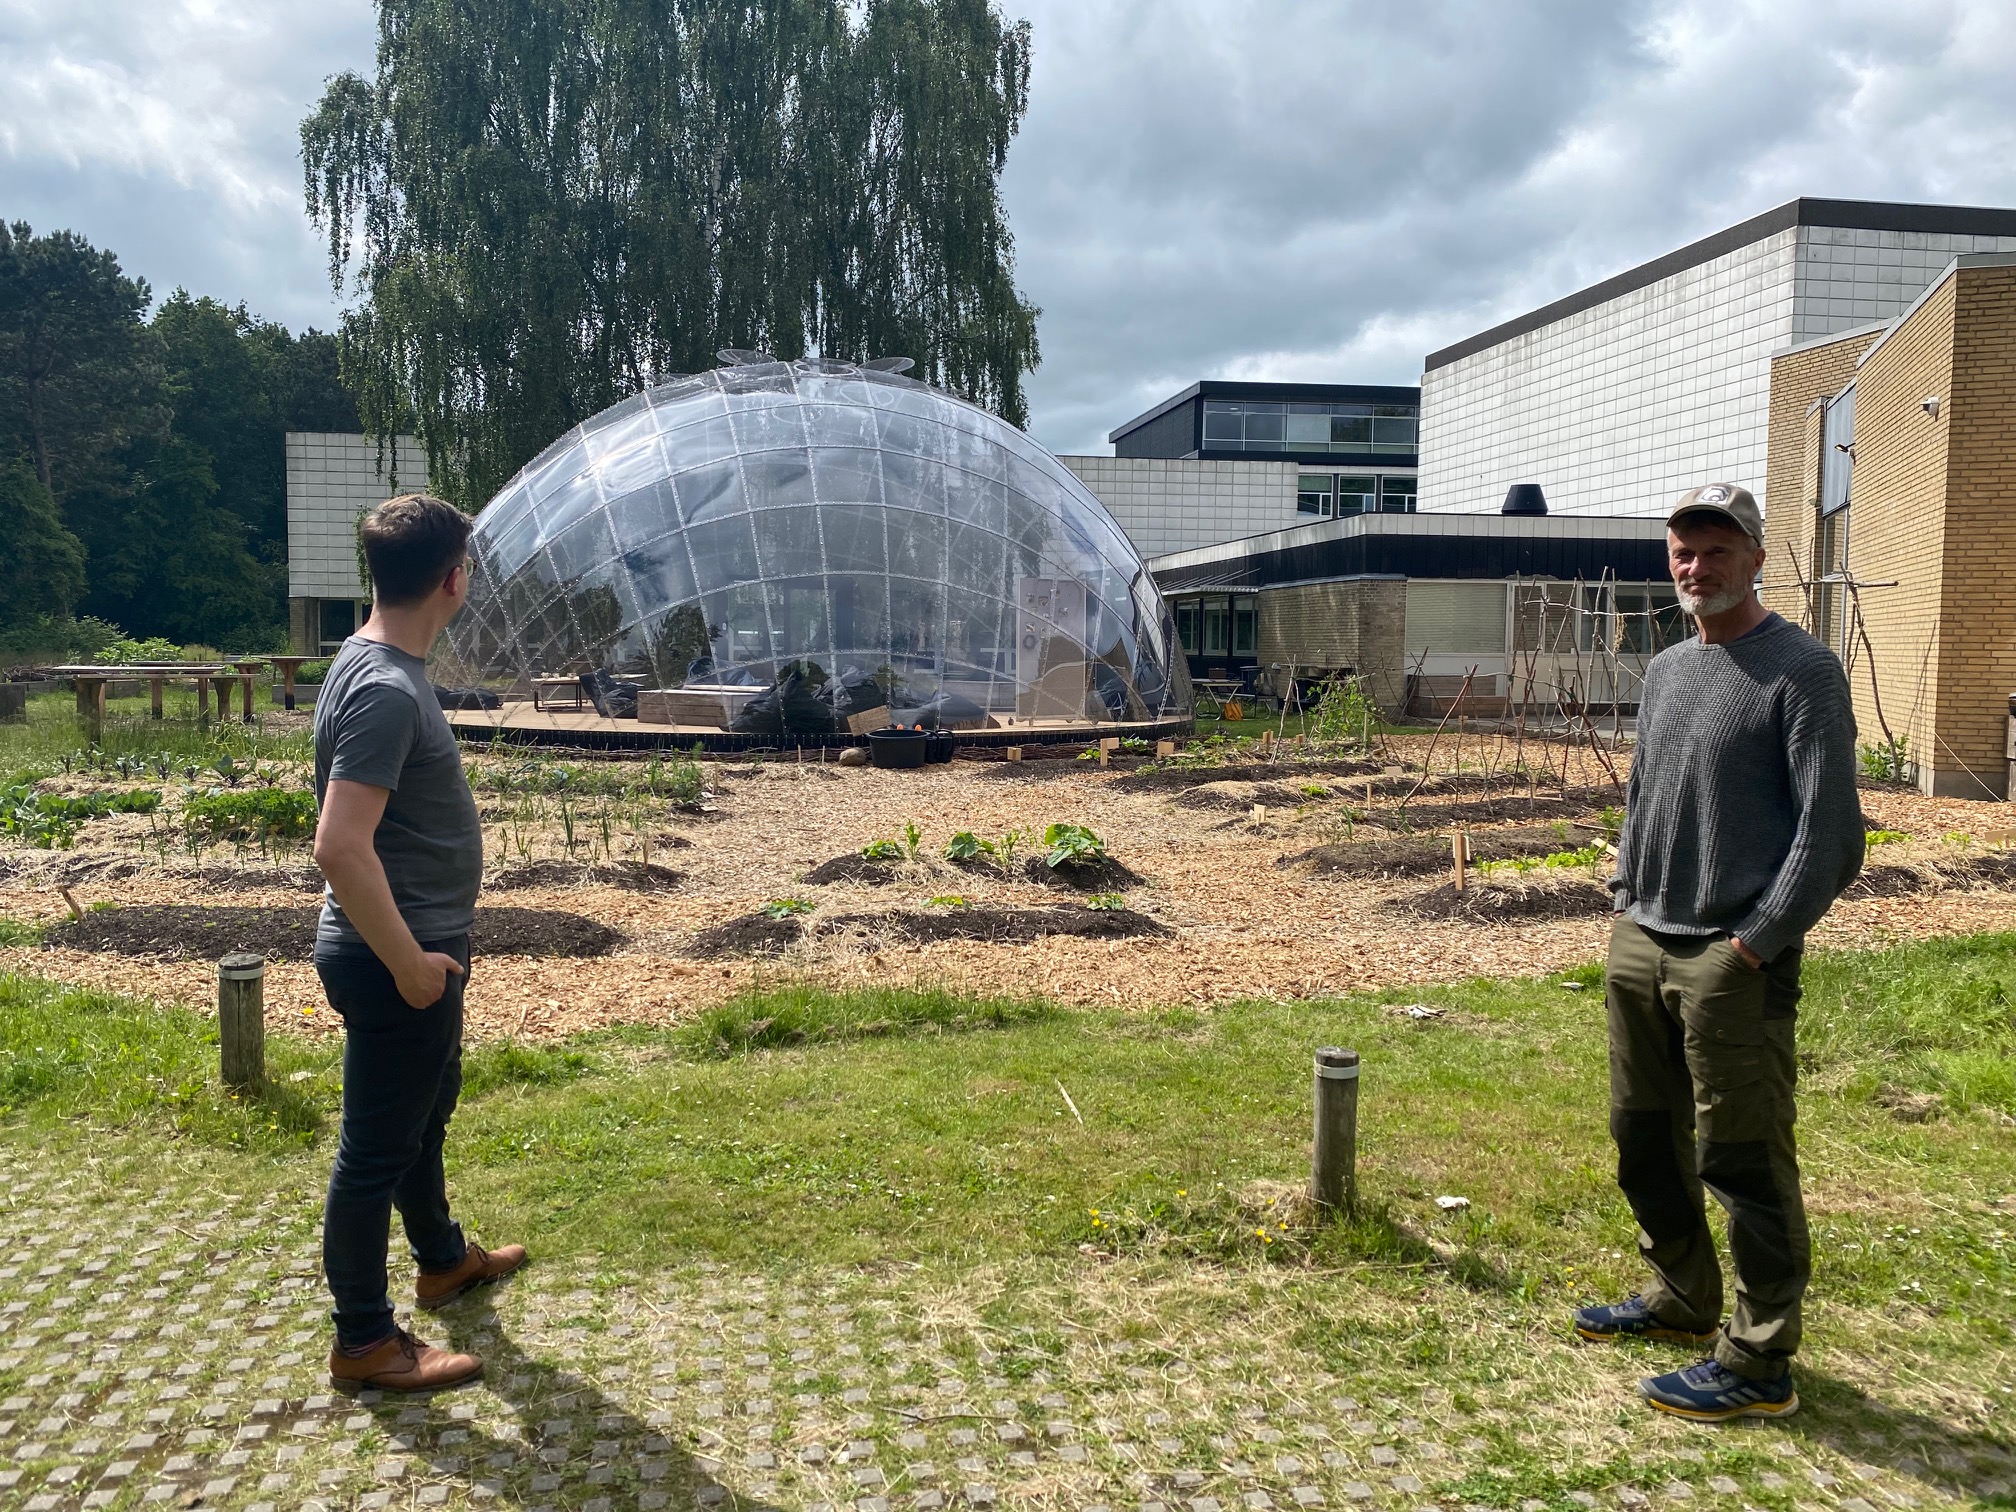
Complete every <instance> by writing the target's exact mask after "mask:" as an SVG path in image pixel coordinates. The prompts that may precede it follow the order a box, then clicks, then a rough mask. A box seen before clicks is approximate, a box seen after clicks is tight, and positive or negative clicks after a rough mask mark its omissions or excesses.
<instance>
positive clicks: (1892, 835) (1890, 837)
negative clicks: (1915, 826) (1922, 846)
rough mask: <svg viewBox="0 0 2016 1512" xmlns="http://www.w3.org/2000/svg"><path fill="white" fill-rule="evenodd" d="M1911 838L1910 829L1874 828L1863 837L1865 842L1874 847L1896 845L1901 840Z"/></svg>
mask: <svg viewBox="0 0 2016 1512" xmlns="http://www.w3.org/2000/svg"><path fill="white" fill-rule="evenodd" d="M1910 838H1911V836H1910V834H1909V832H1908V831H1905V830H1892V829H1873V830H1870V831H1869V832H1868V833H1867V834H1865V835H1864V836H1863V837H1862V839H1863V843H1864V844H1866V845H1869V846H1872V847H1873V846H1878V845H1895V844H1896V843H1897V842H1898V841H1899V840H1909V839H1910Z"/></svg>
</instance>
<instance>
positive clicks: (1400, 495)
mask: <svg viewBox="0 0 2016 1512" xmlns="http://www.w3.org/2000/svg"><path fill="white" fill-rule="evenodd" d="M1379 513H1381V514H1412V513H1414V480H1413V479H1412V478H1405V477H1394V476H1388V477H1384V478H1381V479H1380V480H1379Z"/></svg>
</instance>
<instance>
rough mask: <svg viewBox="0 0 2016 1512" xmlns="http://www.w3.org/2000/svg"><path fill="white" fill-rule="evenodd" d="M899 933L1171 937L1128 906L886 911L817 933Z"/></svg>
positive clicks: (929, 936) (924, 937)
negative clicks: (856, 931) (926, 911)
mask: <svg viewBox="0 0 2016 1512" xmlns="http://www.w3.org/2000/svg"><path fill="white" fill-rule="evenodd" d="M856 929H859V930H866V931H870V932H876V933H883V934H895V935H900V936H902V937H903V938H904V939H906V940H913V941H916V942H917V943H919V944H925V943H928V942H930V941H932V940H986V941H989V942H991V943H993V944H997V945H1027V944H1028V943H1029V942H1030V941H1031V940H1040V939H1043V938H1045V937H1047V936H1050V935H1070V936H1073V937H1074V938H1077V939H1086V940H1135V939H1143V938H1151V939H1161V938H1166V937H1168V936H1170V935H1173V934H1174V933H1175V931H1174V930H1172V929H1171V928H1170V927H1169V926H1168V925H1166V924H1162V923H1159V922H1157V921H1156V920H1154V919H1151V918H1149V917H1148V916H1147V915H1146V914H1142V913H1136V912H1135V911H1134V910H1133V909H1131V908H1068V907H1067V908H992V907H984V906H978V905H969V906H967V907H965V908H943V909H933V910H932V911H931V912H929V913H919V912H914V911H910V910H893V909H892V910H891V911H889V912H887V913H872V914H842V915H840V916H839V917H837V918H833V919H829V920H827V921H826V923H825V924H823V925H822V926H821V928H820V933H821V934H837V933H840V932H842V931H847V930H856Z"/></svg>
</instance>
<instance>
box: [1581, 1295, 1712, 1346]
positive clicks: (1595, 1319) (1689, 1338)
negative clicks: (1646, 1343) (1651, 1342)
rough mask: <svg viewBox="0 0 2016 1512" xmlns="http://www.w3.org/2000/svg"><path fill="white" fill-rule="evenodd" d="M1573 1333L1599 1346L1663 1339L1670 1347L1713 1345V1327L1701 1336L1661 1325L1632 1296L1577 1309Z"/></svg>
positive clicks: (1641, 1301) (1649, 1310)
mask: <svg viewBox="0 0 2016 1512" xmlns="http://www.w3.org/2000/svg"><path fill="white" fill-rule="evenodd" d="M1575 1332H1576V1333H1577V1334H1578V1335H1580V1336H1581V1337H1582V1338H1585V1339H1590V1340H1593V1341H1594V1342H1596V1343H1598V1344H1608V1343H1611V1342H1612V1341H1614V1340H1617V1339H1663V1340H1665V1341H1666V1342H1667V1343H1669V1344H1691V1345H1693V1346H1695V1347H1696V1348H1699V1347H1700V1346H1702V1345H1705V1344H1712V1343H1714V1342H1715V1330H1714V1329H1712V1328H1711V1329H1709V1330H1707V1331H1706V1332H1705V1333H1702V1332H1697V1331H1695V1330H1694V1329H1691V1328H1675V1327H1674V1326H1673V1325H1672V1324H1671V1323H1661V1322H1660V1321H1659V1318H1658V1315H1657V1314H1655V1313H1654V1312H1653V1311H1652V1309H1651V1308H1649V1307H1647V1306H1646V1305H1645V1299H1644V1298H1643V1297H1641V1296H1638V1295H1636V1294H1635V1293H1634V1294H1633V1295H1631V1296H1629V1297H1627V1298H1625V1299H1624V1300H1623V1301H1622V1302H1605V1303H1600V1304H1598V1305H1596V1306H1594V1307H1582V1308H1577V1309H1576V1311H1575Z"/></svg>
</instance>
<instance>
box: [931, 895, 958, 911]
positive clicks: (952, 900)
mask: <svg viewBox="0 0 2016 1512" xmlns="http://www.w3.org/2000/svg"><path fill="white" fill-rule="evenodd" d="M931 906H932V907H933V908H964V907H965V906H966V900H965V899H964V898H962V897H961V896H960V895H959V894H958V893H947V894H945V895H944V896H943V897H941V898H933V899H932V900H931Z"/></svg>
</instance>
